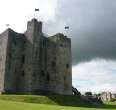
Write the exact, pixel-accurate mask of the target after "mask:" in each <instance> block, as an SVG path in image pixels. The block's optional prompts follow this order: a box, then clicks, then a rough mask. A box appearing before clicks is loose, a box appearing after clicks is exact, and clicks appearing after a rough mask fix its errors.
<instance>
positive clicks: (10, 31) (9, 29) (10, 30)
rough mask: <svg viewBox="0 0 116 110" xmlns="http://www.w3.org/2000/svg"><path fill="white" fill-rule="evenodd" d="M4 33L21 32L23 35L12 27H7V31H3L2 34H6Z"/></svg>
mask: <svg viewBox="0 0 116 110" xmlns="http://www.w3.org/2000/svg"><path fill="white" fill-rule="evenodd" d="M4 33H15V34H19V35H23V33H18V32H16V31H14V30H13V29H11V28H8V29H6V30H5V31H3V32H2V33H1V34H0V35H2V34H4Z"/></svg>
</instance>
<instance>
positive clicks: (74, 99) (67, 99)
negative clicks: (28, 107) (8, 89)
mask: <svg viewBox="0 0 116 110" xmlns="http://www.w3.org/2000/svg"><path fill="white" fill-rule="evenodd" d="M0 99H1V100H10V101H16V102H26V103H39V104H52V105H62V106H91V104H89V103H87V102H84V101H83V100H82V99H81V97H79V96H65V95H48V96H39V95H0Z"/></svg>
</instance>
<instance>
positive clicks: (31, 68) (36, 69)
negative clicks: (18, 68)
mask: <svg viewBox="0 0 116 110" xmlns="http://www.w3.org/2000/svg"><path fill="white" fill-rule="evenodd" d="M25 36H26V44H25V65H24V66H25V67H24V68H25V69H24V74H25V80H26V82H25V91H26V92H27V91H29V92H31V91H34V90H36V89H38V86H39V84H38V83H39V73H40V65H41V64H40V46H41V39H42V23H41V22H38V21H37V20H36V19H32V21H29V22H28V25H27V31H26V33H25Z"/></svg>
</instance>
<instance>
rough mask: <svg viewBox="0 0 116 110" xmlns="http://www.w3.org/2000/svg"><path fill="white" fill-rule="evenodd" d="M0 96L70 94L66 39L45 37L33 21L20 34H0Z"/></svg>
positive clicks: (70, 68)
mask: <svg viewBox="0 0 116 110" xmlns="http://www.w3.org/2000/svg"><path fill="white" fill-rule="evenodd" d="M0 92H1V93H32V94H33V93H48V92H52V93H57V94H72V64H71V40H70V38H67V37H66V36H64V35H63V34H61V33H58V34H56V35H54V36H51V37H45V35H44V34H43V33H42V22H40V21H38V20H37V19H32V20H31V21H29V22H28V24H27V30H26V32H25V33H23V34H19V33H16V32H14V31H13V30H11V29H7V30H6V31H5V32H3V33H2V34H0Z"/></svg>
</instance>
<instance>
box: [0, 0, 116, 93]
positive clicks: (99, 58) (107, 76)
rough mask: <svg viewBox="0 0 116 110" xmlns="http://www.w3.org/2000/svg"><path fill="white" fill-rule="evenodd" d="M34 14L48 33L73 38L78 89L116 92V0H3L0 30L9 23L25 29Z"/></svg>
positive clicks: (74, 75) (74, 80)
mask: <svg viewBox="0 0 116 110" xmlns="http://www.w3.org/2000/svg"><path fill="white" fill-rule="evenodd" d="M35 8H39V9H40V11H39V12H37V13H35V12H34V9H35ZM33 17H36V18H38V19H39V20H42V21H43V22H44V23H43V32H45V33H47V34H48V35H52V34H55V33H56V32H63V33H64V34H67V35H68V36H69V37H70V38H71V39H72V59H73V70H72V71H73V85H74V86H75V87H77V88H78V90H80V91H82V92H84V91H93V92H101V91H112V92H116V80H115V79H116V0H9V1H8V0H0V32H2V31H4V30H5V29H6V28H7V27H6V24H10V28H12V29H14V30H15V31H17V32H24V31H25V30H26V23H27V21H28V20H30V19H32V18H33ZM66 25H68V26H70V29H69V30H67V31H66V30H64V26H66Z"/></svg>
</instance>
